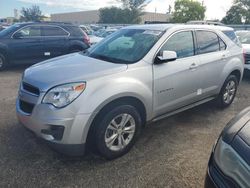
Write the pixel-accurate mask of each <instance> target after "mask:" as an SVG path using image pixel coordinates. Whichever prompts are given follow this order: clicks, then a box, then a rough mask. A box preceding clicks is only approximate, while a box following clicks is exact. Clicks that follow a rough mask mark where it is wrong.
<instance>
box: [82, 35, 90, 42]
mask: <svg viewBox="0 0 250 188" xmlns="http://www.w3.org/2000/svg"><path fill="white" fill-rule="evenodd" d="M83 41H84V42H85V43H86V44H88V45H90V38H89V36H88V35H87V34H86V33H85V32H83Z"/></svg>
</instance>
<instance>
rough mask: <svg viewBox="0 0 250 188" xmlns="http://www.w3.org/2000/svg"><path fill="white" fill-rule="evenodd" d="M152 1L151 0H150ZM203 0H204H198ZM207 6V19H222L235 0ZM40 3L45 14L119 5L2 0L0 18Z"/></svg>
mask: <svg viewBox="0 0 250 188" xmlns="http://www.w3.org/2000/svg"><path fill="white" fill-rule="evenodd" d="M149 1H150V0H149ZM174 1H175V0H151V2H150V3H149V4H148V5H147V6H146V8H145V10H146V11H148V12H155V10H156V12H157V13H166V12H167V11H168V7H169V5H171V6H172V7H173V6H174ZM198 1H200V2H202V0H198ZM203 1H204V5H205V6H206V7H207V11H206V19H221V18H223V17H224V16H225V15H226V12H227V10H228V9H229V8H230V7H231V5H232V2H233V0H203ZM32 5H38V6H39V7H40V9H41V10H42V12H43V14H44V15H47V16H48V15H50V14H51V13H52V14H53V13H63V12H74V11H84V10H96V9H99V8H103V7H106V6H119V4H117V0H0V18H3V17H8V16H14V11H13V10H14V9H18V10H20V9H21V8H22V7H30V6H32Z"/></svg>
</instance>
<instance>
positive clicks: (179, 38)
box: [161, 31, 194, 58]
mask: <svg viewBox="0 0 250 188" xmlns="http://www.w3.org/2000/svg"><path fill="white" fill-rule="evenodd" d="M162 51H175V52H176V53H177V57H178V58H184V57H190V56H193V55H194V40H193V33H192V31H183V32H179V33H176V34H174V35H173V36H171V37H170V38H169V40H168V41H167V42H166V43H165V44H164V45H163V47H162V48H161V52H162Z"/></svg>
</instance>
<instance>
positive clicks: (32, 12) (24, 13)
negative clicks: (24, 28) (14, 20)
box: [20, 5, 43, 22]
mask: <svg viewBox="0 0 250 188" xmlns="http://www.w3.org/2000/svg"><path fill="white" fill-rule="evenodd" d="M42 18H43V16H42V11H41V10H40V8H39V6H36V5H34V6H32V7H31V8H24V7H23V8H22V10H21V17H20V21H25V22H28V21H40V20H41V19H42Z"/></svg>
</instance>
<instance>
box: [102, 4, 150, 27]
mask: <svg viewBox="0 0 250 188" xmlns="http://www.w3.org/2000/svg"><path fill="white" fill-rule="evenodd" d="M117 1H118V2H120V3H122V8H117V7H106V8H101V9H100V10H99V11H100V20H99V22H100V23H114V24H118V23H119V24H138V23H140V22H141V16H142V15H143V9H144V7H145V6H146V5H147V4H148V3H149V2H150V1H149V0H117Z"/></svg>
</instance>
